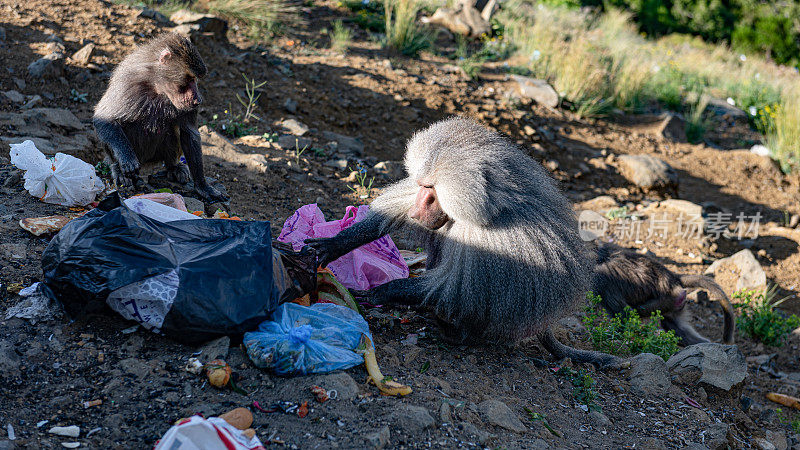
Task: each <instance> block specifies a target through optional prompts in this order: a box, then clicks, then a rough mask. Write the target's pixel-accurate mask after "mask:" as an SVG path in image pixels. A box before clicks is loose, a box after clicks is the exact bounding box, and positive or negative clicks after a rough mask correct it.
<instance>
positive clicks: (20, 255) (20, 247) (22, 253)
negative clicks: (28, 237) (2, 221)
mask: <svg viewBox="0 0 800 450" xmlns="http://www.w3.org/2000/svg"><path fill="white" fill-rule="evenodd" d="M0 254H2V255H3V256H5V257H6V258H7V259H25V257H26V256H28V249H27V247H26V246H25V244H19V243H10V244H0Z"/></svg>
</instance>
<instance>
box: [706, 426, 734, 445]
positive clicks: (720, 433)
mask: <svg viewBox="0 0 800 450" xmlns="http://www.w3.org/2000/svg"><path fill="white" fill-rule="evenodd" d="M703 438H704V439H703V440H704V443H705V444H706V445H707V446H708V448H709V449H711V450H725V449H727V448H728V445H729V444H730V443H732V439H731V438H730V427H729V426H728V424H725V423H713V424H711V425H709V426H708V428H706V429H705V431H703ZM732 448H735V447H732Z"/></svg>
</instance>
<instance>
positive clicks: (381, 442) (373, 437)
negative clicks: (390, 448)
mask: <svg viewBox="0 0 800 450" xmlns="http://www.w3.org/2000/svg"><path fill="white" fill-rule="evenodd" d="M390 437H391V433H390V432H389V427H388V426H386V425H384V426H383V427H382V428H381V429H380V430H378V431H375V432H373V433H369V434H367V435H366V436H365V438H366V441H367V445H368V446H369V447H370V448H373V449H375V450H381V449H382V448H384V447H386V445H387V444H389V438H390Z"/></svg>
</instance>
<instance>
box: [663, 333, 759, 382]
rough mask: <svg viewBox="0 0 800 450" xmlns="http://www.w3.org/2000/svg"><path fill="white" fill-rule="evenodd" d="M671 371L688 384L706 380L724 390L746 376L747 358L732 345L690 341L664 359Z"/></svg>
mask: <svg viewBox="0 0 800 450" xmlns="http://www.w3.org/2000/svg"><path fill="white" fill-rule="evenodd" d="M667 367H668V368H669V370H670V372H672V373H673V374H676V375H678V378H679V379H680V380H681V381H682V382H684V383H687V384H707V385H709V386H713V387H716V388H719V389H722V390H725V391H729V390H730V389H731V388H732V387H733V386H736V385H738V384H739V383H741V382H742V381H744V379H745V378H746V377H747V361H745V358H744V355H743V354H742V352H741V351H739V348H738V347H736V346H735V345H723V344H717V343H715V342H708V343H704V344H695V345H690V346H688V347H686V348H684V349H683V350H681V351H680V352H678V353H676V354H674V355H672V357H671V358H670V359H669V361H667Z"/></svg>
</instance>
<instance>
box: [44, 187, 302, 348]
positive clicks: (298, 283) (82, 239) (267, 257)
mask: <svg viewBox="0 0 800 450" xmlns="http://www.w3.org/2000/svg"><path fill="white" fill-rule="evenodd" d="M272 244H274V245H275V247H273V246H272ZM314 265H315V261H314V255H313V254H312V253H310V252H306V253H299V254H298V253H295V252H293V251H292V250H291V248H290V247H288V246H287V245H283V244H280V243H278V242H275V243H272V242H271V234H270V224H269V222H244V221H241V222H239V221H231V220H178V221H174V222H170V223H163V222H160V221H158V220H155V219H153V218H150V217H147V216H145V215H142V214H138V213H136V212H134V211H132V210H130V209H129V208H128V207H127V206H125V205H123V204H122V203H121V201H120V198H119V196H118V195H117V194H113V195H112V196H110V197H109V198H107V199H106V200H104V201H102V202H101V203H100V205H98V207H97V208H96V209H94V210H92V211H90V212H88V213H86V214H85V215H84V216H83V217H79V218H77V219H74V220H72V221H71V222H69V223H68V224H67V225H66V226H65V227H64V228H63V229H62V230H61V231H60V232H59V233H58V234H57V235H56V236H55V237H54V238H53V240H52V241H51V242H50V244H49V245H48V246H47V248H46V249H45V251H44V254H43V255H42V270H43V273H44V277H43V278H44V281H43V283H44V285H45V288H46V289H45V291H46V292H48V293H49V294H50V295H52V296H53V297H54V298H56V299H57V300H59V301H60V302H61V303H62V304H63V305H64V306H65V309H66V310H67V312H68V313H70V314H72V315H76V314H79V313H81V312H82V311H85V310H86V309H93V308H95V307H96V306H97V305H101V304H102V303H104V302H106V300H107V299H108V300H109V304H110V305H111V306H112V307H116V308H117V311H118V312H120V313H121V314H122V315H123V316H125V317H127V318H129V319H133V320H136V321H138V322H139V323H141V324H142V325H144V326H145V327H147V328H150V329H153V330H154V331H158V332H161V333H163V334H165V335H167V336H170V337H172V338H174V339H176V340H178V341H181V342H186V343H197V342H202V341H207V340H209V339H212V338H214V337H217V336H222V335H231V334H240V333H243V332H245V331H249V330H252V329H254V328H256V327H257V326H258V324H259V323H261V322H262V321H264V320H265V319H267V318H268V317H270V314H271V313H272V311H274V310H275V308H276V307H277V306H278V304H279V303H281V302H284V301H288V300H293V299H294V298H297V297H300V296H303V295H305V293H307V292H310V291H313V290H314V289H315V287H316V271H315V267H314ZM112 293H113V294H114V295H113V296H111V297H110V294H112Z"/></svg>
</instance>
